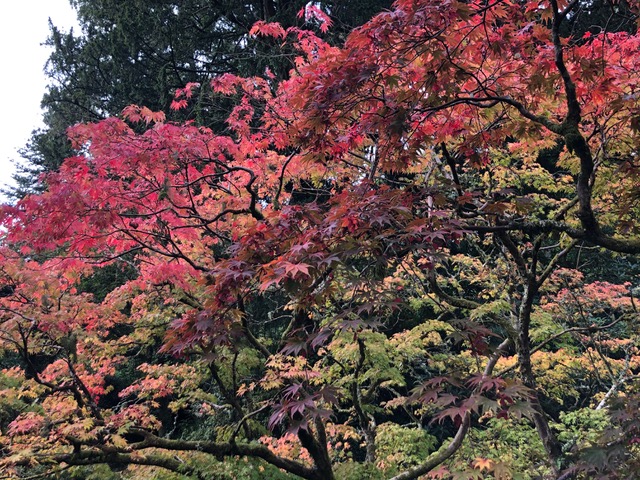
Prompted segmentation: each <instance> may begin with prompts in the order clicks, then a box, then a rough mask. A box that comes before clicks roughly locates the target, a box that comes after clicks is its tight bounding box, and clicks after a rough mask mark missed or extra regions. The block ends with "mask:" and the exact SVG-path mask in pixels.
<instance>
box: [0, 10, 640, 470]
mask: <svg viewBox="0 0 640 480" xmlns="http://www.w3.org/2000/svg"><path fill="white" fill-rule="evenodd" d="M583 3H584V2H581V1H578V0H574V1H571V2H567V1H562V0H551V1H549V2H538V1H516V0H497V1H492V2H485V1H477V2H473V1H469V2H458V1H456V0H450V1H442V0H438V1H435V0H413V1H409V0H398V1H397V2H396V4H395V9H394V10H393V11H389V12H386V13H382V14H380V15H378V16H376V17H375V18H374V19H372V20H371V21H370V22H368V23H367V24H366V25H364V26H363V27H361V28H359V29H357V30H355V31H353V32H352V33H351V34H350V36H349V37H348V39H347V40H346V43H345V44H344V46H343V47H335V46H331V45H329V44H327V43H325V42H324V41H323V40H322V38H321V33H320V34H319V35H316V34H315V33H313V32H311V31H307V30H302V29H299V28H289V29H287V30H285V29H283V28H282V27H281V26H279V25H277V24H268V23H258V24H256V25H255V26H254V27H253V29H252V31H251V33H252V34H253V35H256V36H266V37H270V38H273V39H274V40H275V41H277V42H279V43H281V44H282V45H283V47H287V48H293V49H295V51H297V52H299V53H298V56H297V58H295V61H294V63H293V64H292V69H291V72H290V75H289V77H288V79H286V80H284V81H282V82H279V83H278V82H276V81H275V77H274V76H273V75H272V74H271V73H270V72H269V71H266V72H265V75H264V77H263V78H239V77H236V76H233V75H222V76H218V77H216V78H213V79H212V81H211V84H210V85H202V86H201V85H197V84H189V85H186V86H185V87H184V88H183V89H180V90H178V91H177V92H176V95H175V100H174V102H173V104H172V108H174V109H176V110H180V109H186V108H189V105H190V102H191V101H192V100H193V97H194V95H195V92H198V95H200V94H201V93H200V92H201V91H202V92H203V93H202V94H210V95H212V96H213V98H214V99H220V101H222V100H221V99H222V98H224V99H226V100H229V99H231V100H232V101H233V105H234V106H233V108H232V110H231V111H230V112H229V116H228V120H227V129H226V131H224V132H214V131H212V130H210V129H208V128H204V127H201V126H198V125H197V124H195V123H186V124H174V123H168V122H166V121H165V116H164V114H163V113H162V112H153V111H151V110H149V109H148V108H146V107H144V106H136V105H132V106H130V107H127V108H126V109H125V110H124V111H123V113H122V116H121V117H120V118H109V119H107V120H104V121H101V122H99V123H94V124H83V125H75V126H73V127H71V128H70V129H69V138H70V140H71V142H72V143H73V147H74V149H75V150H76V152H77V155H76V156H75V157H71V158H68V159H67V160H66V161H65V162H64V164H63V165H62V166H61V168H60V170H59V171H58V172H56V173H51V174H49V175H47V176H46V177H45V178H44V179H43V182H44V183H45V184H46V187H47V188H46V191H45V192H44V193H42V194H40V195H33V196H29V197H26V198H24V199H23V200H21V201H20V202H18V203H17V204H16V205H14V206H8V205H7V206H4V207H3V209H2V213H1V216H2V223H3V226H4V227H3V228H4V234H3V235H4V236H3V245H2V251H1V255H2V259H3V263H2V270H1V272H0V273H1V283H0V287H1V291H0V293H1V297H0V322H1V328H0V348H1V349H2V352H3V355H4V357H2V362H3V365H5V366H6V367H7V368H4V370H2V371H1V372H0V429H1V431H0V448H1V449H2V460H1V461H2V468H3V471H6V472H8V475H9V476H10V477H11V478H13V477H16V478H21V477H29V476H30V475H33V474H34V472H35V473H36V474H39V473H43V472H44V473H46V472H48V471H49V470H51V471H57V470H60V469H62V470H66V469H73V468H83V467H84V466H87V465H98V464H104V465H108V466H110V467H111V468H112V470H113V471H114V472H117V471H119V470H122V469H123V468H127V469H128V470H127V471H128V472H129V473H130V474H131V475H132V476H133V477H135V476H136V475H138V478H143V476H145V475H148V472H149V471H150V470H149V469H153V468H159V469H163V470H168V471H172V472H174V473H175V474H176V475H177V474H179V475H184V476H187V477H191V478H211V477H209V476H207V475H208V473H207V472H209V471H211V469H212V468H214V469H217V470H216V471H219V472H220V473H219V474H220V475H221V477H220V478H224V477H222V475H225V473H224V465H229V463H228V462H237V463H234V464H233V465H235V466H234V467H233V468H234V469H235V471H240V470H239V469H241V468H249V467H251V468H255V469H256V471H260V472H262V473H261V474H263V475H267V473H264V472H265V471H267V470H268V474H269V475H271V477H268V478H278V477H277V475H282V476H283V478H289V477H292V476H298V477H302V478H307V479H318V480H320V479H323V480H324V479H333V478H393V479H396V480H400V479H414V478H419V477H422V476H425V475H426V477H422V478H496V479H507V478H563V479H568V478H611V479H613V478H629V477H628V475H632V473H633V472H635V471H637V470H636V469H637V468H638V467H639V465H638V463H639V462H638V459H637V454H638V451H637V448H638V447H637V444H638V442H639V440H638V439H639V438H640V437H639V433H638V423H637V418H636V416H635V415H634V413H633V412H634V410H633V409H634V408H636V410H637V405H638V403H640V396H638V384H637V378H636V377H637V374H638V372H639V371H640V356H639V351H638V312H637V308H636V307H637V302H636V300H635V299H634V293H635V292H636V291H637V277H635V276H634V274H635V272H637V265H638V263H637V259H636V256H637V254H638V253H640V236H639V234H640V232H639V225H638V224H637V218H638V214H639V213H640V211H639V210H638V207H639V205H638V200H639V199H640V196H639V195H638V194H637V185H638V176H639V175H640V168H639V166H638V154H639V151H638V145H640V138H639V137H640V127H639V126H640V76H638V73H637V72H638V71H640V37H638V36H637V35H634V34H631V33H625V32H617V33H616V32H609V31H607V29H606V28H604V29H602V30H601V31H598V32H595V31H594V32H589V33H587V34H585V35H583V36H579V37H576V36H575V35H571V34H570V33H569V34H567V33H566V32H565V28H564V26H565V25H566V24H568V23H569V22H570V20H571V18H572V17H573V16H574V15H576V14H578V13H579V12H580V11H581V9H583V8H586V7H585V6H584V5H583ZM318 5H319V4H318ZM636 7H638V4H637V2H631V1H629V2H626V4H625V8H628V9H629V15H632V14H633V12H635V10H634V9H635V8H636ZM301 15H302V16H306V18H307V20H308V22H309V23H310V24H312V25H313V24H314V22H315V24H316V26H317V27H318V29H319V31H320V32H324V31H326V29H327V28H330V27H331V18H330V16H329V15H328V14H327V13H326V12H324V11H322V9H321V8H320V6H317V5H316V4H314V6H311V7H308V8H307V10H306V11H303V12H301ZM104 269H111V270H110V271H112V272H116V274H117V275H116V276H117V278H118V279H119V280H118V281H117V282H116V283H115V284H114V285H113V288H111V289H110V291H109V292H107V293H106V294H105V295H106V296H105V297H104V299H103V298H98V297H97V296H96V295H93V294H92V293H90V292H89V289H88V288H87V287H86V283H87V281H88V280H89V279H91V278H95V276H96V275H97V272H99V271H101V270H102V271H104ZM118 272H119V273H118ZM125 272H128V273H126V274H125ZM634 406H635V407H634ZM470 439H471V440H470ZM492 445H493V447H492ZM514 445H520V447H518V448H514V447H513V446H514ZM247 458H248V459H251V460H250V461H248V462H249V463H246V464H245V466H244V467H243V466H242V462H244V460H239V459H247ZM212 465H213V466H212ZM247 465H248V466H247ZM96 468H97V467H96ZM265 469H267V470H265ZM242 471H244V470H242ZM269 472H270V473H269ZM114 474H115V473H114ZM141 475H142V477H141ZM247 475H248V474H247ZM625 475H626V476H625ZM171 478H176V477H171ZM243 478H244V477H243ZM248 478H251V477H248Z"/></svg>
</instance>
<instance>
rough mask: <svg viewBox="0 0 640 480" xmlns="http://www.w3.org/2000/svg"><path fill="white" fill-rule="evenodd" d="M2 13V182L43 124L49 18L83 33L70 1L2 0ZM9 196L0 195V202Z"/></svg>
mask: <svg viewBox="0 0 640 480" xmlns="http://www.w3.org/2000/svg"><path fill="white" fill-rule="evenodd" d="M3 5H4V7H3V9H2V10H3V11H2V14H1V15H0V65H2V74H1V75H0V92H1V93H0V95H1V102H2V109H1V110H0V184H2V185H6V184H9V183H11V174H12V173H13V172H14V171H15V167H14V165H13V164H12V160H17V159H18V158H19V155H18V152H17V151H18V150H19V149H20V148H22V147H23V146H24V145H25V144H26V143H27V140H28V139H29V137H30V135H31V131H32V130H34V129H35V128H37V127H40V126H42V112H41V110H40V100H41V99H42V95H43V94H44V91H45V87H46V85H47V79H46V78H45V75H44V73H43V69H44V64H45V62H46V61H47V58H48V57H49V54H50V49H48V48H46V47H45V46H43V45H41V44H42V43H44V42H45V40H46V39H47V36H48V34H49V23H48V22H49V18H51V20H52V21H53V23H54V25H56V26H57V27H59V28H60V29H62V30H64V31H68V30H69V28H70V27H72V26H73V27H74V32H79V27H78V26H77V20H76V15H75V11H74V10H73V9H72V8H71V6H70V5H69V0H17V1H13V2H9V1H8V0H4V1H3ZM4 200H5V199H4V198H3V197H1V196H0V201H4Z"/></svg>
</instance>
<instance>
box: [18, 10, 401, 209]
mask: <svg viewBox="0 0 640 480" xmlns="http://www.w3.org/2000/svg"><path fill="white" fill-rule="evenodd" d="M72 4H73V6H74V8H75V9H76V11H77V13H78V21H79V23H80V26H81V28H82V32H81V34H78V32H74V31H73V30H72V31H70V32H68V33H65V32H62V31H60V30H59V29H58V28H56V27H55V26H54V25H51V35H50V37H49V40H48V45H49V46H50V47H52V48H53V53H52V54H51V56H50V58H49V60H48V62H47V67H46V73H47V74H48V76H49V78H50V80H51V84H50V85H49V88H48V91H47V93H46V94H45V95H44V97H43V100H42V107H43V109H44V111H45V113H44V123H45V127H44V129H42V130H40V131H36V132H34V134H33V135H32V137H31V140H30V142H29V144H28V145H27V146H26V147H25V149H24V151H23V156H24V157H25V159H26V160H27V162H26V164H25V166H23V167H20V170H19V174H18V176H17V177H16V180H17V185H18V188H17V190H16V191H15V192H13V196H14V197H15V198H20V197H22V196H24V195H25V194H26V193H29V192H33V191H34V190H33V189H34V188H35V189H36V191H37V189H38V188H40V187H38V185H39V183H38V175H39V174H41V173H43V172H48V171H55V170H56V169H57V168H58V167H59V165H60V164H61V163H62V161H63V160H64V158H66V157H68V156H70V155H72V150H71V148H70V145H69V143H68V141H67V138H66V133H65V132H66V129H67V127H69V126H70V125H74V124H76V123H82V122H94V121H98V120H101V119H103V118H106V117H108V116H110V115H118V114H119V113H120V112H121V111H122V109H123V108H124V107H126V106H127V105H130V104H137V105H145V106H147V107H148V108H151V109H152V110H164V111H167V112H168V111H169V105H170V103H171V101H172V99H173V92H174V91H175V89H176V88H181V87H183V86H184V85H186V84H187V83H189V82H200V83H203V84H204V83H207V82H208V79H210V78H211V77H212V76H213V75H221V74H223V73H234V74H240V75H246V76H249V75H256V74H259V75H261V74H263V73H264V69H265V67H266V66H269V67H270V69H271V71H273V72H275V73H276V74H277V75H278V77H279V78H281V77H283V76H285V75H286V74H287V72H288V71H289V69H290V68H291V61H290V60H291V58H290V57H291V55H286V53H287V52H284V51H281V50H278V52H277V55H278V57H276V56H275V55H273V53H272V52H273V50H274V47H275V46H276V45H274V42H272V41H260V40H258V39H256V40H251V39H250V38H249V37H248V32H249V29H250V28H251V26H252V25H253V24H254V23H255V22H256V21H258V20H269V21H279V22H281V23H282V24H283V25H286V26H290V25H296V24H304V23H305V21H306V20H305V19H304V18H300V17H298V16H297V13H298V11H300V9H301V8H303V7H304V5H305V4H306V2H303V1H300V0H296V1H278V2H276V1H274V2H271V1H263V0H260V1H251V2H244V3H242V2H234V1H217V2H214V3H213V4H212V3H211V2H203V1H201V0H189V1H183V2H179V5H178V4H177V3H176V2H172V1H168V0H163V1H156V2H146V1H131V2H127V4H126V5H122V3H121V2H114V1H112V0H99V1H96V0H91V1H75V2H72ZM390 4H391V2H389V1H388V0H378V1H374V2H372V1H368V2H349V3H348V4H346V3H344V2H324V7H323V8H325V9H326V10H328V11H331V15H332V22H333V24H334V28H332V29H331V31H330V32H328V33H327V37H328V38H327V40H329V41H334V42H337V41H340V40H341V39H343V38H344V36H345V34H346V33H347V32H348V31H349V30H351V29H352V28H354V27H356V26H358V25H361V24H362V23H364V22H365V21H366V20H368V19H369V18H370V17H371V16H372V15H373V14H374V13H377V12H379V11H380V10H382V9H384V8H386V7H388V6H389V5H390ZM309 21H310V22H311V24H313V19H312V18H310V19H309ZM276 58H278V59H277V60H276ZM221 110H222V111H221ZM225 117H226V113H225V109H224V108H223V105H220V104H218V105H211V104H209V103H208V102H207V101H206V97H202V98H200V101H198V102H193V103H192V105H191V108H190V109H189V111H181V112H178V113H175V114H174V115H172V117H171V118H172V119H173V120H176V121H178V120H185V119H194V120H196V121H197V122H198V123H200V124H206V125H207V126H213V127H214V128H215V127H224V119H225Z"/></svg>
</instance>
